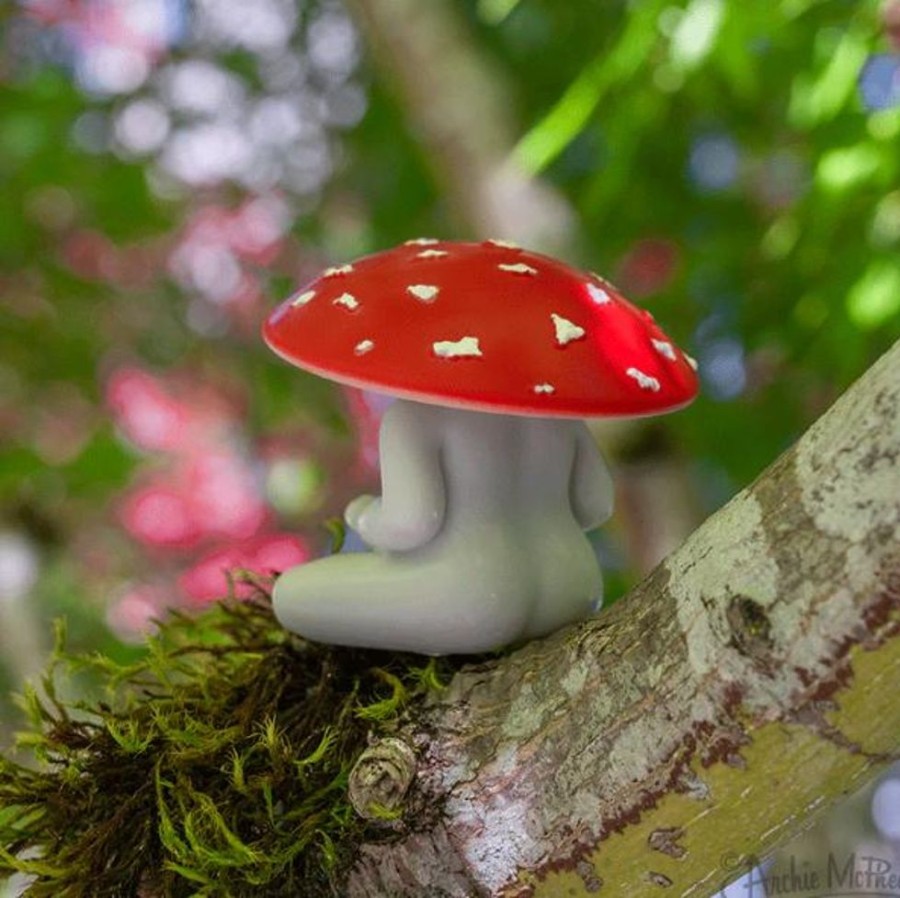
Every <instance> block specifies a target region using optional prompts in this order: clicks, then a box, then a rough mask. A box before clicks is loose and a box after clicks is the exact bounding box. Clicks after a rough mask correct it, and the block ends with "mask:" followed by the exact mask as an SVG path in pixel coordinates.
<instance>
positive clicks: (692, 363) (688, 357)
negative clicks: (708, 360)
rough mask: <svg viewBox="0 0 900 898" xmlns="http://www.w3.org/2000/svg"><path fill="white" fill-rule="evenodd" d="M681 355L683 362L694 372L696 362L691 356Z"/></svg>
mask: <svg viewBox="0 0 900 898" xmlns="http://www.w3.org/2000/svg"><path fill="white" fill-rule="evenodd" d="M681 354H682V355H683V356H684V360H685V361H686V362H687V363H688V364H689V365H690V366H691V367H692V368H693V369H694V371H696V370H697V360H696V359H695V358H694V357H693V356H690V355H688V354H687V353H686V352H682V353H681Z"/></svg>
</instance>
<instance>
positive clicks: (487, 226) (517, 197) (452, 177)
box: [347, 0, 575, 255]
mask: <svg viewBox="0 0 900 898" xmlns="http://www.w3.org/2000/svg"><path fill="white" fill-rule="evenodd" d="M347 5H348V7H349V8H350V10H351V11H352V12H353V13H354V14H355V16H356V19H357V21H358V22H359V23H360V26H361V27H362V29H363V31H364V33H365V35H366V37H367V40H368V43H369V45H370V47H371V49H372V52H373V54H374V57H375V60H376V61H377V63H378V66H379V68H380V69H381V71H382V72H384V74H385V76H386V78H387V80H388V82H389V83H390V84H391V85H392V86H393V89H394V91H395V93H396V95H397V97H398V98H399V100H400V102H401V104H402V106H403V108H404V110H405V112H406V117H407V121H408V123H409V127H410V130H411V131H412V132H413V133H414V134H415V135H416V136H417V138H418V140H419V142H420V143H421V144H422V147H423V149H424V150H425V152H426V154H427V156H428V159H429V160H430V161H431V163H432V165H433V167H434V172H435V177H436V178H437V181H438V183H439V184H440V186H441V189H442V191H443V194H444V196H445V197H446V199H447V202H448V205H449V207H450V209H451V210H452V213H453V215H454V217H455V219H456V225H457V227H458V228H459V229H460V231H461V232H462V233H464V234H469V235H471V236H474V237H478V238H487V237H498V238H502V239H506V240H514V241H519V242H521V243H523V244H525V245H527V246H529V247H531V248H533V249H541V250H543V251H545V252H549V253H559V254H560V255H571V250H572V241H573V239H574V237H575V233H574V217H573V213H572V211H571V209H570V208H569V206H568V204H567V203H566V201H565V200H564V199H563V198H562V197H561V196H560V195H559V194H558V193H556V192H555V191H554V190H552V189H551V188H550V187H549V186H547V185H546V184H543V183H542V182H540V181H538V180H536V179H534V178H532V177H530V176H529V175H527V174H526V173H525V172H523V171H522V170H521V169H520V168H519V167H518V166H517V165H516V164H515V162H513V160H512V158H511V154H512V150H513V147H514V146H515V142H516V139H517V136H518V135H517V133H516V128H515V125H514V122H513V118H512V115H511V113H510V110H511V106H512V104H511V102H510V101H511V97H510V96H509V92H508V91H507V90H506V89H505V86H504V79H503V77H502V73H501V72H499V71H497V70H496V69H495V68H494V67H493V66H492V65H491V64H490V62H489V61H488V59H486V58H485V56H484V54H482V53H481V52H480V51H479V48H478V46H477V44H476V43H475V42H474V41H473V40H472V37H471V35H470V34H469V31H468V28H467V26H466V23H465V21H463V19H462V16H461V14H460V12H459V10H458V9H457V8H456V6H455V5H454V4H452V3H448V2H447V0H428V2H427V3H422V2H421V0H347Z"/></svg>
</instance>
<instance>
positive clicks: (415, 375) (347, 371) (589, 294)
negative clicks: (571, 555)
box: [263, 241, 697, 417]
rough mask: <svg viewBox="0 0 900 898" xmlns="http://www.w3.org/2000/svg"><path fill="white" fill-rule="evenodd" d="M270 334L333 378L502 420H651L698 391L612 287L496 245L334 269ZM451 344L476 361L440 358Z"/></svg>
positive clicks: (639, 313)
mask: <svg viewBox="0 0 900 898" xmlns="http://www.w3.org/2000/svg"><path fill="white" fill-rule="evenodd" d="M499 266H514V267H512V268H506V269H504V268H501V267H499ZM520 266H527V267H525V268H522V267H520ZM410 287H419V288H422V287H427V288H437V291H434V290H433V289H427V290H426V289H417V290H414V291H410V290H409V288H410ZM263 335H264V337H265V340H266V342H267V343H268V344H269V346H270V347H271V348H272V349H273V350H275V352H277V353H278V354H279V355H280V356H282V357H283V358H285V359H286V360H287V361H289V362H291V363H293V364H295V365H298V366H299V367H301V368H305V369H307V370H309V371H313V372H316V373H318V374H321V375H322V376H324V377H328V378H330V379H332V380H337V381H340V382H343V383H347V384H351V385H354V386H361V387H366V388H369V389H375V390H381V391H383V392H387V393H391V394H394V395H398V396H405V397H408V398H412V399H420V400H422V401H425V402H433V403H438V404H444V405H451V406H463V407H469V408H476V409H483V410H489V411H495V412H502V413H508V414H528V415H541V416H547V417H550V416H578V417H596V416H611V415H616V416H617V415H648V414H656V413H659V412H664V411H670V410H673V409H676V408H680V407H681V406H683V405H686V404H687V403H688V402H690V401H691V400H692V399H693V398H694V397H695V396H696V394H697V377H696V375H695V373H694V371H693V369H692V367H691V364H689V362H688V361H687V357H686V356H685V355H684V353H682V352H681V351H680V350H679V349H678V348H677V347H675V346H674V344H673V343H672V341H671V340H670V339H669V337H667V336H666V334H665V333H663V331H662V330H661V329H660V328H659V327H658V325H656V323H655V322H654V321H653V319H652V317H651V316H650V314H649V313H648V312H646V311H644V310H641V309H638V308H637V307H636V306H633V305H632V304H631V303H629V302H628V301H626V300H625V299H624V298H623V297H622V296H621V295H620V294H619V293H618V292H617V291H616V289H615V288H614V287H613V286H612V285H611V284H609V283H608V282H606V281H604V280H603V279H601V278H600V277H598V276H597V275H593V274H588V273H586V272H583V271H579V270H577V269H574V268H572V267H570V266H568V265H565V264H563V263H562V262H559V261H557V260H555V259H551V258H550V257H548V256H543V255H540V254H538V253H532V252H528V251H526V250H522V249H518V248H513V247H509V246H505V245H500V244H499V243H497V244H495V243H492V242H490V241H487V242H484V243H453V242H448V241H440V242H438V241H434V242H428V243H425V242H412V241H411V242H410V243H407V244H404V245H403V246H400V247H397V248H396V249H392V250H388V251H386V252H382V253H377V254H375V255H372V256H367V257H365V258H363V259H359V260H358V261H355V262H353V263H352V266H338V267H337V268H335V269H330V270H329V271H328V272H325V273H324V274H323V275H322V276H320V277H319V278H317V279H316V280H314V281H312V282H311V283H309V284H306V285H305V286H304V287H303V288H302V289H300V290H298V291H297V293H296V294H294V296H293V297H291V298H290V299H288V300H287V301H286V302H284V303H282V304H281V305H280V306H279V307H278V308H277V309H275V311H274V312H273V313H272V314H271V315H270V316H269V318H268V320H267V321H266V323H265V325H264V328H263ZM459 341H463V342H462V343H460V342H459ZM475 341H477V344H476V343H475ZM654 341H655V342H654ZM454 344H455V345H456V347H457V351H460V350H461V351H462V352H463V353H466V352H469V353H474V352H476V351H477V353H478V354H462V355H456V356H453V355H450V356H443V355H442V354H441V351H442V349H441V348H442V347H443V351H447V349H448V348H449V350H450V351H451V352H453V346H454ZM476 345H477V350H476Z"/></svg>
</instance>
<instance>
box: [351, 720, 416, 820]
mask: <svg viewBox="0 0 900 898" xmlns="http://www.w3.org/2000/svg"><path fill="white" fill-rule="evenodd" d="M415 773H416V756H415V753H414V752H413V750H412V749H411V748H410V747H409V745H407V744H406V743H405V742H404V741H403V740H402V739H397V738H395V737H393V736H390V737H388V738H386V739H381V740H380V741H378V742H376V743H375V744H374V745H372V746H370V747H369V748H367V749H366V750H365V751H364V752H363V753H362V754H361V755H360V756H359V759H358V760H357V762H356V764H355V765H354V766H353V769H352V770H351V771H350V778H349V782H348V786H347V789H348V797H349V799H350V804H351V805H353V809H354V810H355V811H356V813H357V814H359V816H360V817H363V818H365V819H366V820H383V821H391V820H396V819H397V818H398V817H399V816H400V814H401V811H402V807H403V798H404V796H405V795H406V792H407V790H408V789H409V786H410V783H412V780H413V776H415Z"/></svg>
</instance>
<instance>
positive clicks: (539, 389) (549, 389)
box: [534, 383, 556, 393]
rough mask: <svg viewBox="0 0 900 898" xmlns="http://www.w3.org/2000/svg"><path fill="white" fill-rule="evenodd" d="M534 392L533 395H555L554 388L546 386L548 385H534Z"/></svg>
mask: <svg viewBox="0 0 900 898" xmlns="http://www.w3.org/2000/svg"><path fill="white" fill-rule="evenodd" d="M534 392H535V393H555V392H556V387H554V386H553V384H548V383H542V384H535V385H534Z"/></svg>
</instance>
